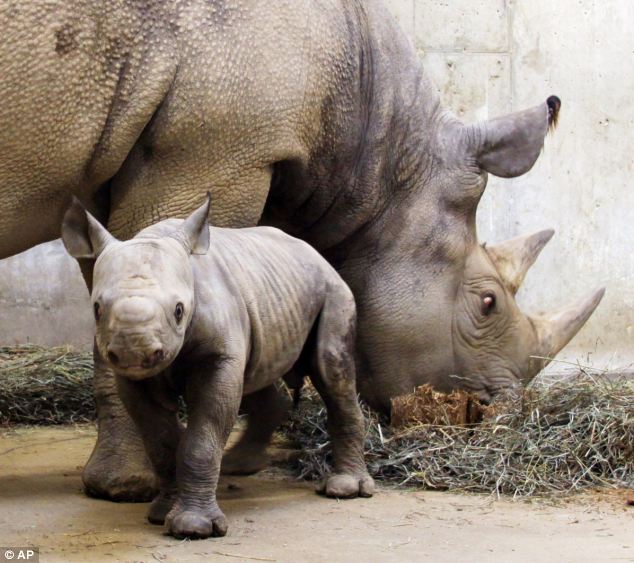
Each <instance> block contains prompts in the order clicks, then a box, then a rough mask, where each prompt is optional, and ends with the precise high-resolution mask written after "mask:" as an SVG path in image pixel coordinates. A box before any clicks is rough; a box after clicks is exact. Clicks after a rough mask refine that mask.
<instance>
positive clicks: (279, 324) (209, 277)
mask: <svg viewBox="0 0 634 563" xmlns="http://www.w3.org/2000/svg"><path fill="white" fill-rule="evenodd" d="M208 212H209V200H208V201H207V203H206V204H205V205H203V206H202V207H201V208H200V209H198V210H197V211H195V212H194V213H193V214H192V215H191V216H190V217H189V218H188V219H187V220H186V221H181V220H167V221H162V222H160V223H158V224H156V225H155V226H153V227H150V228H148V229H145V230H143V231H142V232H141V233H139V234H138V235H137V236H136V237H134V238H133V239H132V240H130V241H128V242H120V241H117V240H115V239H114V238H113V237H112V236H111V235H110V234H109V233H108V232H107V231H106V230H105V228H104V227H102V226H101V225H100V224H99V223H98V222H97V221H96V220H95V219H94V218H93V217H92V216H89V215H88V214H87V212H86V211H85V210H84V208H83V207H82V206H81V205H80V204H79V202H77V201H75V203H73V205H72V206H71V207H70V209H69V211H68V212H67V214H66V217H65V220H64V223H63V228H62V235H63V236H62V238H63V241H64V244H65V245H66V248H67V249H68V250H69V252H70V253H71V254H72V255H73V256H74V257H75V258H80V259H83V258H87V257H91V258H95V259H96V263H95V268H94V272H93V291H92V296H91V298H92V301H93V308H94V312H95V319H96V323H97V336H96V347H97V350H98V353H99V355H100V356H101V357H102V358H104V359H105V361H106V362H107V363H108V365H109V367H110V369H112V370H113V371H114V373H115V374H116V381H117V387H118V390H119V394H120V396H121V399H122V400H123V403H124V404H125V406H126V408H127V410H128V412H129V413H130V416H131V417H132V419H133V420H134V421H135V422H136V424H137V426H138V428H139V430H140V433H141V435H142V437H143V442H144V444H145V449H146V451H147V454H148V457H149V458H150V460H151V462H152V466H153V468H154V470H155V472H156V475H157V477H158V480H159V495H158V496H157V497H156V498H155V500H154V501H153V503H152V505H151V508H150V512H149V515H148V518H149V520H150V522H152V523H155V524H163V523H164V522H165V523H166V525H167V528H168V531H169V533H171V534H172V535H174V536H176V537H178V538H182V537H192V538H205V537H209V536H223V535H225V533H226V531H227V521H226V518H225V516H224V514H223V513H222V511H221V510H220V508H219V507H218V504H217V502H216V487H217V483H218V475H219V472H220V464H221V458H222V454H223V450H224V446H225V444H226V441H227V438H228V437H229V433H230V432H231V429H232V428H233V425H234V423H235V421H236V418H237V414H238V409H239V407H240V402H241V398H242V396H243V395H245V396H246V397H251V398H255V399H256V400H255V401H254V402H253V403H252V404H251V405H252V406H251V409H250V414H251V417H250V419H249V425H250V426H251V427H252V426H253V424H254V422H255V423H256V424H257V423H258V421H259V419H260V417H259V415H258V409H259V408H260V405H259V404H258V399H259V398H261V397H266V396H267V394H268V393H269V392H270V390H271V389H274V387H275V383H276V382H277V381H278V380H279V379H280V378H282V377H286V378H287V379H289V381H290V382H292V383H294V384H297V382H298V380H299V381H300V382H301V380H302V379H303V377H304V375H305V374H307V373H308V374H310V377H311V380H312V381H313V383H314V385H315V387H316V389H317V390H318V391H319V393H320V394H321V396H322V397H323V399H324V402H325V403H326V408H327V411H328V428H329V432H330V435H331V438H332V442H333V455H334V473H333V474H332V475H330V476H328V477H326V479H325V480H324V482H323V483H322V485H321V486H320V491H321V492H323V493H324V494H326V495H327V496H331V497H338V498H349V497H356V496H371V495H372V492H373V490H374V484H373V481H372V478H371V477H370V476H369V475H368V472H367V470H366V467H365V463H364V460H363V437H364V427H363V416H362V414H361V410H360V408H359V405H358V403H357V394H356V385H355V371H354V350H353V346H354V331H355V316H356V315H355V306H354V298H353V296H352V293H351V292H350V290H349V289H348V287H347V286H346V284H345V283H344V282H343V280H342V279H341V278H340V277H339V276H338V274H337V273H336V272H335V270H334V269H333V268H332V267H331V266H330V265H329V264H328V263H327V262H326V261H325V260H324V259H323V258H322V257H321V256H320V255H319V254H318V253H317V252H316V251H315V250H314V249H312V248H311V247H310V246H309V245H307V244H306V243H304V242H301V241H299V240H297V239H293V238H292V237H289V236H288V235H285V234H284V233H282V232H281V231H278V230H277V229H272V228H269V227H256V228H250V229H221V228H213V229H210V228H209V225H208V220H207V216H208ZM179 394H182V395H183V396H184V398H185V401H186V404H187V408H188V423H187V427H186V429H183V428H182V426H181V424H180V423H179V421H178V418H177V397H178V395H179ZM266 404H267V403H266V401H265V402H264V405H265V407H266ZM264 414H265V415H266V414H267V413H266V412H265V413H264ZM264 424H265V425H267V426H266V427H265V429H263V428H262V427H259V428H258V437H259V441H264V443H266V442H268V438H269V437H270V434H271V433H272V431H273V430H274V427H272V426H271V425H270V417H268V416H265V418H264ZM252 444H253V431H251V432H249V431H248V430H247V432H246V433H245V435H244V437H243V438H242V440H241V441H240V442H239V443H238V444H237V445H236V446H235V447H234V449H233V450H232V451H231V452H229V454H228V456H227V457H228V459H229V462H230V463H231V462H232V461H235V458H238V459H239V458H240V457H241V456H242V455H243V452H244V451H245V449H246V450H247V451H248V452H250V453H252V451H253V448H252ZM261 453H262V454H263V453H264V452H263V451H262V452H261ZM232 458H234V459H233V460H232Z"/></svg>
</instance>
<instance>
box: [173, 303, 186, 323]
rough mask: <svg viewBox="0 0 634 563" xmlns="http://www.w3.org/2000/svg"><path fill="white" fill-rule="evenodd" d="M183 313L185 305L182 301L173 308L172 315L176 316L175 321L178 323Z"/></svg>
mask: <svg viewBox="0 0 634 563" xmlns="http://www.w3.org/2000/svg"><path fill="white" fill-rule="evenodd" d="M184 314H185V307H184V305H183V304H182V303H177V304H176V309H175V310H174V317H175V318H176V322H177V323H180V322H181V321H182V320H183V315H184Z"/></svg>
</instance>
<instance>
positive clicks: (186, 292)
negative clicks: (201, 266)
mask: <svg viewBox="0 0 634 563" xmlns="http://www.w3.org/2000/svg"><path fill="white" fill-rule="evenodd" d="M208 213H209V197H208V198H207V202H206V203H205V205H203V206H202V207H200V208H199V209H198V210H197V211H195V212H194V213H193V214H192V215H191V216H190V217H189V218H188V219H187V220H186V221H184V222H183V223H181V224H180V225H179V226H178V227H176V228H174V229H167V230H166V232H165V233H164V236H160V235H158V234H145V233H144V232H141V233H139V234H138V235H137V236H136V237H135V238H133V239H132V240H129V241H126V242H121V241H119V240H117V239H115V238H114V237H113V236H112V235H111V234H110V233H109V232H108V231H107V230H106V229H105V228H104V227H103V226H102V225H101V224H100V223H99V222H98V221H97V220H96V219H95V218H94V217H93V216H92V215H90V214H89V213H88V212H87V211H86V210H85V209H84V208H83V207H82V205H81V204H80V203H79V201H77V200H73V203H72V204H71V206H70V207H69V209H68V211H67V212H66V215H65V216H64V222H63V224H62V240H63V241H64V246H65V247H66V249H67V250H68V252H69V253H70V254H71V256H73V257H74V258H76V259H78V260H81V259H84V260H86V259H88V260H95V262H94V267H93V282H92V295H91V299H92V306H93V311H94V315H95V321H96V325H97V331H96V343H97V349H98V350H99V353H100V355H101V357H102V358H103V359H104V360H105V361H106V362H107V363H108V364H109V365H110V367H112V368H113V369H114V370H115V371H116V372H117V373H118V374H120V375H123V376H125V377H128V378H130V379H137V380H138V379H144V378H147V377H151V376H153V375H156V374H157V373H159V372H160V371H162V370H164V369H165V368H166V367H167V366H169V365H170V364H171V363H172V362H173V361H174V359H175V358H176V356H177V355H178V353H179V351H180V349H181V347H182V346H183V341H184V338H185V332H186V329H187V327H188V325H189V323H190V321H191V318H192V312H193V308H194V278H193V272H192V266H191V264H190V260H189V255H190V254H204V253H205V252H206V251H207V249H208V248H209V225H208V222H207V217H208Z"/></svg>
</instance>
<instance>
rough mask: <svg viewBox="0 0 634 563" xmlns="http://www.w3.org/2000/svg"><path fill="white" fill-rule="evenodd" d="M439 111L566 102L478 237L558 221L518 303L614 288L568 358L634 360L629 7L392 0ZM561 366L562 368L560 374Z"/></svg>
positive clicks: (558, 301) (490, 112)
mask: <svg viewBox="0 0 634 563" xmlns="http://www.w3.org/2000/svg"><path fill="white" fill-rule="evenodd" d="M388 3H389V5H390V6H391V8H392V11H393V13H394V14H395V16H396V17H397V19H398V20H399V21H400V22H401V25H402V26H403V28H404V29H405V30H406V32H407V33H408V34H409V35H410V37H411V38H412V40H413V41H414V44H415V46H416V48H417V50H418V52H419V53H420V56H421V58H422V59H423V61H424V63H425V66H426V68H427V71H428V72H429V73H430V74H431V76H432V79H433V80H434V82H435V84H436V86H437V87H438V90H439V92H440V93H441V96H442V99H443V101H444V103H445V104H446V105H447V106H448V107H449V108H451V109H452V111H453V112H454V113H455V114H456V115H458V116H459V117H460V118H461V119H464V120H466V121H475V120H480V119H487V118H489V117H493V116H496V115H499V114H503V113H507V112H510V111H515V110H520V109H523V108H526V107H530V106H533V105H535V104H537V103H539V102H541V101H542V100H544V99H545V98H546V97H547V96H549V95H550V94H557V95H558V96H559V97H560V98H561V99H562V101H563V107H562V114H561V120H560V125H559V127H558V129H557V131H556V132H555V133H554V134H553V135H551V136H549V138H548V139H547V141H546V147H545V150H544V153H543V154H542V156H541V158H540V159H539V161H538V162H537V164H536V166H535V167H534V168H533V170H531V172H529V173H528V174H527V175H525V176H523V177H521V178H518V179H515V180H500V179H496V178H491V180H490V182H489V187H488V188H487V192H486V194H485V196H484V198H483V201H482V203H481V204H480V208H479V210H478V229H479V234H480V238H481V240H483V241H484V240H489V241H492V242H496V241H500V240H504V239H507V238H510V237H513V236H517V235H521V234H525V233H529V232H532V231H536V230H539V229H542V228H548V227H554V228H555V229H556V230H557V234H556V235H555V238H553V240H552V241H551V242H550V244H549V245H548V247H547V248H546V249H545V250H544V252H543V253H542V255H541V257H540V259H539V260H538V262H537V263H536V264H535V266H534V267H533V269H532V270H531V272H530V273H529V275H528V277H527V279H526V283H525V285H524V287H523V288H522V290H521V291H520V294H519V297H518V300H519V302H520V305H521V306H522V307H523V308H524V309H525V310H526V311H539V310H550V309H551V308H553V307H557V306H559V305H562V304H564V303H566V302H567V301H568V300H571V299H574V298H575V297H577V296H581V295H583V294H584V293H585V292H587V291H589V290H590V289H592V288H593V287H596V286H606V287H607V294H606V296H605V298H604V300H603V302H602V303H601V305H600V306H599V308H598V310H597V311H596V312H595V314H594V315H593V317H592V318H591V319H590V320H589V321H588V324H587V325H586V326H585V327H584V328H583V329H582V330H581V332H580V333H579V334H578V335H577V337H576V338H575V339H574V340H573V341H572V342H571V343H570V345H569V346H568V347H567V348H566V349H565V350H564V352H563V353H562V354H560V356H559V359H560V360H567V361H577V360H578V361H580V362H582V363H584V364H591V365H594V366H596V367H601V368H612V369H614V368H617V367H628V366H632V365H633V364H634V182H633V180H632V178H633V177H634V174H633V173H634V150H633V147H634V104H632V102H631V95H632V92H634V66H633V54H634V34H632V29H633V28H634V2H633V1H632V0H558V1H557V2H553V1H552V0H451V1H443V2H437V1H431V0H390V1H389V2H388ZM563 365H564V364H560V366H563Z"/></svg>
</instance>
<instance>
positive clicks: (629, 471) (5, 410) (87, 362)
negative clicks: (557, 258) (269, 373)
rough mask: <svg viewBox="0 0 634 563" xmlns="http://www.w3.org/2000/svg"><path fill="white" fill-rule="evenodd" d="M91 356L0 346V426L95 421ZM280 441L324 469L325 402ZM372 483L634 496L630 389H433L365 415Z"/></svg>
mask: <svg viewBox="0 0 634 563" xmlns="http://www.w3.org/2000/svg"><path fill="white" fill-rule="evenodd" d="M91 380H92V357H91V354H81V353H77V352H74V351H73V350H71V349H69V348H55V349H45V348H40V347H36V346H21V347H11V348H0V424H16V423H26V424H66V423H77V422H86V421H90V420H94V417H95V412H94V403H93V397H92V382H91ZM303 395H304V398H303V399H302V401H301V402H300V405H299V407H298V409H296V410H295V411H294V412H293V414H292V416H291V419H290V421H289V422H288V423H287V424H285V425H284V427H283V428H282V432H281V434H282V436H283V437H284V438H285V439H287V440H290V441H292V442H295V443H296V444H297V445H298V446H300V447H301V449H302V455H301V456H300V457H299V459H298V461H296V462H293V463H294V464H295V465H294V470H295V471H296V472H297V475H298V476H300V477H302V478H310V479H313V478H319V477H321V476H322V475H323V474H324V473H326V472H327V471H328V470H329V468H330V465H329V464H330V461H331V458H330V442H329V438H328V434H327V432H326V412H325V409H324V407H323V403H322V402H321V400H320V399H319V397H318V396H317V395H316V393H315V392H314V391H312V390H311V389H308V390H305V391H304V394H303ZM364 415H365V420H366V440H365V449H366V459H367V461H368V466H369V468H370V472H371V473H372V475H373V476H374V477H375V478H376V479H377V480H378V481H383V482H387V483H391V484H394V485H406V486H416V487H425V488H431V489H452V490H461V491H473V492H486V493H489V492H493V493H496V494H505V495H512V496H515V497H526V496H530V495H559V494H565V493H570V492H574V491H579V490H582V489H584V488H588V487H601V486H607V487H628V488H632V489H634V381H633V380H621V381H615V380H606V379H593V378H591V377H589V376H587V375H585V374H580V375H579V376H578V377H575V378H572V379H567V380H565V381H561V382H559V383H556V384H552V385H550V386H548V387H546V386H538V387H535V388H532V389H529V390H527V391H525V392H524V394H523V396H522V398H521V400H520V401H518V402H517V403H513V404H510V403H507V404H502V405H496V406H495V407H493V408H492V407H486V406H483V405H481V404H480V403H479V402H478V401H477V399H476V398H475V397H473V396H472V395H469V394H468V393H464V392H455V393H452V394H450V395H445V394H442V393H437V392H434V391H432V390H431V389H430V388H429V387H422V388H420V389H419V390H418V391H417V392H416V394H413V395H409V396H406V397H401V398H397V399H395V400H394V402H393V416H392V423H393V424H392V426H390V425H389V424H388V421H387V420H386V419H384V418H381V417H379V416H377V415H376V414H375V413H372V412H371V411H370V410H369V409H367V408H364Z"/></svg>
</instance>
